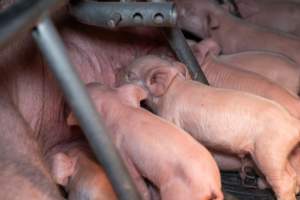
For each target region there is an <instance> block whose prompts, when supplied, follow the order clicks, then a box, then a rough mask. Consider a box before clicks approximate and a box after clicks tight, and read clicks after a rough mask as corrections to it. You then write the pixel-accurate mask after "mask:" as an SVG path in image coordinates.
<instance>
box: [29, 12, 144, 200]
mask: <svg viewBox="0 0 300 200" xmlns="http://www.w3.org/2000/svg"><path fill="white" fill-rule="evenodd" d="M33 37H34V39H35V41H36V43H37V44H38V46H39V48H40V50H41V52H42V53H43V55H44V57H45V59H46V60H47V62H48V64H49V67H50V69H51V71H52V73H53V74H54V75H55V77H56V79H57V81H58V82H59V84H60V87H61V89H62V90H63V92H64V95H65V97H66V99H67V101H68V103H69V104H70V106H71V108H72V110H73V111H74V113H75V115H76V117H77V119H78V120H79V122H80V125H81V128H82V129H83V131H84V133H85V135H86V137H87V139H88V141H89V143H90V145H91V147H92V149H93V151H94V153H95V154H96V157H97V159H98V161H99V162H100V163H101V164H102V166H103V167H104V169H105V171H106V173H107V175H108V177H109V179H110V181H111V183H112V185H113V188H114V190H115V192H116V193H117V195H118V197H119V199H122V200H137V199H140V196H139V194H138V192H137V190H136V189H135V187H134V185H133V182H132V180H131V178H130V176H129V175H128V172H127V169H126V167H125V166H124V164H123V162H122V161H121V158H120V156H119V155H118V153H117V151H116V149H115V147H114V145H113V143H112V142H111V139H110V137H109V135H106V134H105V133H106V130H105V129H104V126H103V122H102V121H101V118H100V117H99V116H98V113H97V112H96V109H95V107H94V105H93V104H92V102H91V99H90V98H89V95H88V93H87V92H86V89H85V87H84V85H83V83H82V81H81V80H80V78H79V76H78V74H77V73H76V71H75V68H74V67H73V65H72V64H71V62H70V60H69V59H68V56H67V53H66V50H65V48H64V45H63V42H62V40H61V38H60V37H59V35H58V33H57V31H56V29H55V27H54V25H53V24H52V22H51V20H50V19H49V18H45V20H43V21H42V22H41V23H40V24H38V26H37V27H36V29H34V30H33Z"/></svg>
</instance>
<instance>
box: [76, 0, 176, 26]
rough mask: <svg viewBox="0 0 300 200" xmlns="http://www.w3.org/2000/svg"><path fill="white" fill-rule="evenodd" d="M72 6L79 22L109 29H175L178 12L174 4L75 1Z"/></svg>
mask: <svg viewBox="0 0 300 200" xmlns="http://www.w3.org/2000/svg"><path fill="white" fill-rule="evenodd" d="M71 5H72V6H71V14H72V15H73V16H74V17H75V18H76V19H77V20H78V21H80V22H82V23H84V24H89V25H94V26H100V27H107V28H116V27H130V26H154V27H173V26H175V24H176V20H177V12H176V9H175V5H174V3H172V2H165V3H153V2H97V1H75V2H73V3H72V4H71Z"/></svg>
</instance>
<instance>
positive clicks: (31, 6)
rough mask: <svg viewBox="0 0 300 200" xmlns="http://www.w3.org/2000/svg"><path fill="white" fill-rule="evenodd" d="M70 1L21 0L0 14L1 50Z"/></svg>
mask: <svg viewBox="0 0 300 200" xmlns="http://www.w3.org/2000/svg"><path fill="white" fill-rule="evenodd" d="M66 3H68V0H21V1H17V2H16V3H15V4H14V5H12V6H10V7H8V8H7V9H5V10H3V11H2V12H0V27H1V28H0V48H4V47H5V46H6V45H7V44H9V43H10V42H11V41H12V40H13V39H14V38H16V37H18V36H19V35H21V34H24V33H25V32H26V31H29V30H30V29H32V28H33V27H34V26H35V25H36V24H37V22H38V21H39V20H40V19H41V17H42V16H43V15H45V13H48V11H52V10H54V9H57V8H59V7H61V6H63V5H65V4H66Z"/></svg>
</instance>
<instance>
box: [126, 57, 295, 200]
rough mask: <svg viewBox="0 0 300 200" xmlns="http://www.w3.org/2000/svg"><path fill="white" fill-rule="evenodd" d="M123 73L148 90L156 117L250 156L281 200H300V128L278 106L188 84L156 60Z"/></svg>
mask: <svg viewBox="0 0 300 200" xmlns="http://www.w3.org/2000/svg"><path fill="white" fill-rule="evenodd" d="M123 73H124V80H123V81H127V82H132V83H136V84H138V85H141V86H143V87H144V88H145V89H146V90H147V91H148V93H149V95H148V98H147V104H148V106H150V107H151V108H152V110H153V112H155V113H156V114H158V115H159V116H161V117H163V118H165V119H167V120H169V121H171V122H173V123H175V124H176V125H177V126H178V127H180V128H182V129H184V130H185V131H187V132H189V133H190V134H191V135H192V136H193V137H194V138H196V139H197V140H198V141H200V142H201V143H202V144H204V145H206V146H207V147H208V148H210V149H212V150H216V151H220V152H224V153H229V154H234V155H238V156H239V157H241V158H242V157H244V156H246V155H250V156H251V158H252V159H253V160H254V162H255V164H256V165H257V167H258V168H259V170H260V171H261V172H262V173H263V174H264V175H265V177H266V179H267V181H268V183H269V184H270V185H271V187H272V188H273V190H274V192H275V194H276V196H277V198H278V199H279V200H295V199H296V198H295V193H296V192H297V191H298V188H297V185H296V174H295V171H294V169H293V168H292V167H291V165H290V162H289V161H288V156H289V154H290V153H291V151H292V150H293V149H294V147H295V146H296V145H297V144H298V142H299V139H300V135H299V132H300V124H299V121H298V119H296V118H294V117H292V116H291V115H290V114H289V113H288V112H287V111H286V110H285V109H284V108H283V107H281V106H280V105H279V104H277V103H276V102H273V101H270V100H267V99H265V98H262V97H259V96H256V95H252V94H250V93H245V92H240V91H234V90H229V89H220V88H213V87H210V86H206V85H204V84H201V83H199V82H196V81H192V80H189V79H188V75H187V74H188V72H187V71H186V68H185V66H184V65H183V64H181V63H178V62H172V61H167V60H163V59H161V58H159V57H156V56H146V57H142V58H139V59H137V60H136V61H135V62H134V63H132V64H131V65H130V66H128V67H127V68H126V69H124V72H123Z"/></svg>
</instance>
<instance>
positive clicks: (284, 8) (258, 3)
mask: <svg viewBox="0 0 300 200" xmlns="http://www.w3.org/2000/svg"><path fill="white" fill-rule="evenodd" d="M234 2H235V4H236V6H237V8H238V11H239V13H240V14H241V16H242V18H243V19H245V20H246V21H249V22H252V23H255V24H258V25H260V26H264V27H268V28H272V29H277V30H280V31H283V32H287V33H291V34H294V35H297V36H300V23H299V17H300V4H299V3H296V2H293V1H287V0H285V1H278V0H277V1H274V0H272V1H269V0H267V1H266V0H234ZM226 3H229V2H228V1H227V2H226Z"/></svg>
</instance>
